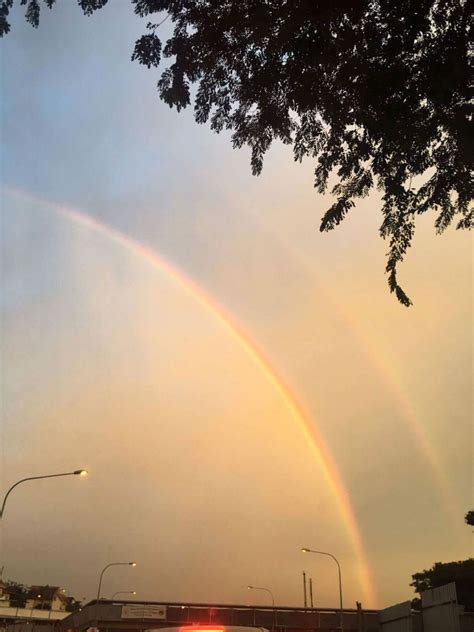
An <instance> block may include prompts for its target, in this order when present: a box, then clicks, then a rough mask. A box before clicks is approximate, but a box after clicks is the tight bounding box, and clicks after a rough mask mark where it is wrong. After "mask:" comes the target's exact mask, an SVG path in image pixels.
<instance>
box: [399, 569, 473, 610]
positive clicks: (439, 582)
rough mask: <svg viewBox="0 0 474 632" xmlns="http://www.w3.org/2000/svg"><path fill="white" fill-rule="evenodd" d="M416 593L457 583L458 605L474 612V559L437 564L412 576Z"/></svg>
mask: <svg viewBox="0 0 474 632" xmlns="http://www.w3.org/2000/svg"><path fill="white" fill-rule="evenodd" d="M412 579H413V581H412V583H411V584H410V586H413V587H414V589H415V592H417V593H418V594H421V593H422V592H424V591H425V590H430V588H437V587H438V586H444V585H445V584H449V583H450V582H456V592H457V596H458V603H460V604H462V605H463V606H465V607H466V609H467V610H474V558H469V559H467V560H463V561H461V562H447V563H442V562H436V563H435V564H434V565H433V567H432V568H430V569H428V570H424V571H422V572H421V573H415V574H414V575H412Z"/></svg>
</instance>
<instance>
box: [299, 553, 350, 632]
mask: <svg viewBox="0 0 474 632" xmlns="http://www.w3.org/2000/svg"><path fill="white" fill-rule="evenodd" d="M301 552H302V553H317V554H318V555H327V556H328V557H332V559H333V560H334V561H335V562H336V564H337V570H338V573H339V609H340V611H341V622H340V628H341V632H344V608H343V606H342V580H341V567H340V565H339V562H338V561H337V559H336V558H335V557H334V555H332V553H326V552H325V551H313V549H307V548H303V549H301Z"/></svg>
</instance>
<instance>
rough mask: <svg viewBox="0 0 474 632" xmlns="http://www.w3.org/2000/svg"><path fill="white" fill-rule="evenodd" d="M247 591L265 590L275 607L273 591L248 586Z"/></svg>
mask: <svg viewBox="0 0 474 632" xmlns="http://www.w3.org/2000/svg"><path fill="white" fill-rule="evenodd" d="M247 590H264V591H265V592H267V593H268V594H269V595H270V597H271V598H272V606H273V607H275V599H274V597H273V593H272V591H271V590H269V589H268V588H262V587H261V586H247Z"/></svg>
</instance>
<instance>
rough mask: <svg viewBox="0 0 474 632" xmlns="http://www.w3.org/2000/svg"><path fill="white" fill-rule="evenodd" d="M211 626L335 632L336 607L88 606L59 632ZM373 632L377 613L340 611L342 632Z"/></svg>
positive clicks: (280, 631) (105, 603)
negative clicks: (90, 629) (91, 629)
mask: <svg viewBox="0 0 474 632" xmlns="http://www.w3.org/2000/svg"><path fill="white" fill-rule="evenodd" d="M199 625H201V626H211V627H212V628H213V629H214V630H216V629H217V630H219V629H220V627H253V628H260V629H262V628H263V629H266V630H275V631H278V632H306V631H311V632H316V631H318V632H333V631H337V630H339V626H340V613H339V610H338V609H337V608H334V609H330V608H318V609H315V610H312V609H309V608H308V609H304V608H290V607H275V608H273V607H249V606H240V605H222V604H192V603H191V604H189V603H166V602H137V601H112V600H104V599H101V600H99V601H92V602H90V603H88V604H87V605H86V606H84V607H83V608H82V610H81V611H79V612H75V613H73V614H71V615H70V616H69V617H67V619H65V620H64V621H63V622H62V624H61V628H62V629H63V632H66V630H67V631H69V630H73V631H74V632H88V631H89V628H95V629H98V630H100V632H112V631H115V630H123V631H124V632H135V631H137V630H140V631H141V632H143V631H144V630H158V629H160V628H170V627H179V628H183V627H189V626H199ZM378 629H379V623H378V611H376V610H365V611H362V612H361V611H359V612H358V611H357V610H356V609H346V610H344V630H345V632H375V631H376V630H378Z"/></svg>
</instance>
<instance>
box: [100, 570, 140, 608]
mask: <svg viewBox="0 0 474 632" xmlns="http://www.w3.org/2000/svg"><path fill="white" fill-rule="evenodd" d="M136 565H137V563H136V562H111V563H110V564H107V566H104V568H103V569H102V572H101V574H100V579H99V587H98V588H97V601H99V599H100V589H101V586H102V577H103V576H104V573H105V571H106V570H107V569H108V568H110V567H111V566H136Z"/></svg>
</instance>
